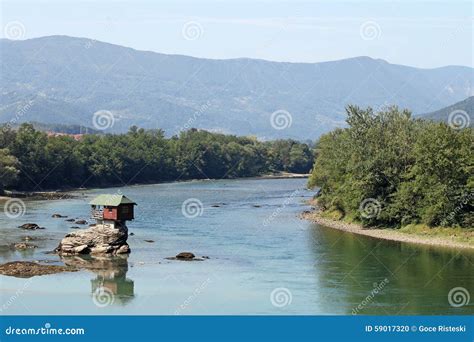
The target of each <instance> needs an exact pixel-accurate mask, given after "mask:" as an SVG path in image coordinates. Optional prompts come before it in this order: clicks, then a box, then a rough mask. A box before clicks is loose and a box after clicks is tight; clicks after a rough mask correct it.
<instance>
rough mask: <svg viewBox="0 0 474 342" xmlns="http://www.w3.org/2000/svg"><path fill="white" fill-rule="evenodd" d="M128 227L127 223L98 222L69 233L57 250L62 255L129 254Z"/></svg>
mask: <svg viewBox="0 0 474 342" xmlns="http://www.w3.org/2000/svg"><path fill="white" fill-rule="evenodd" d="M127 238H128V229H127V226H125V225H118V224H116V225H113V224H98V225H96V226H93V227H90V228H87V229H81V230H77V231H74V232H71V233H69V234H67V235H66V236H65V237H64V238H63V239H62V240H61V242H60V244H59V246H58V247H57V248H56V249H55V252H56V253H58V254H60V255H75V254H98V255H101V254H111V255H115V254H127V253H130V247H129V246H128V244H127Z"/></svg>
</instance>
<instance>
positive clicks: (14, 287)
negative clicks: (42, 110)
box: [0, 179, 474, 315]
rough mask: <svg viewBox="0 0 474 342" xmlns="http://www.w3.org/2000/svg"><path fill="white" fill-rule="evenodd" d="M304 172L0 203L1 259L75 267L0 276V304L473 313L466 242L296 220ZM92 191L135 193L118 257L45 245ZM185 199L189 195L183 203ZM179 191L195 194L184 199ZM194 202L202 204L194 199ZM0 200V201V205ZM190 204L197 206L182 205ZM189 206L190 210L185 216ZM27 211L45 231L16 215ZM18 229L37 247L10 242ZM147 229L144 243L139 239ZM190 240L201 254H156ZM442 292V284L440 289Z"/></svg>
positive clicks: (7, 310) (73, 309)
mask: <svg viewBox="0 0 474 342" xmlns="http://www.w3.org/2000/svg"><path fill="white" fill-rule="evenodd" d="M305 184H306V180H305V179H271V180H270V179H248V180H220V181H195V182H182V183H169V184H158V185H143V186H130V187H123V188H109V189H102V190H101V189H96V190H89V191H84V192H77V193H76V195H77V196H78V197H77V198H74V199H68V200H54V201H26V211H25V213H24V215H23V216H21V217H19V218H16V219H11V218H9V217H7V216H6V215H4V213H3V212H2V213H0V215H1V216H0V237H1V246H0V261H1V262H2V263H3V262H7V261H14V260H30V261H32V260H38V261H44V262H50V263H51V264H58V265H62V264H63V262H66V263H68V264H70V265H74V266H78V267H81V270H80V271H78V272H71V273H60V274H54V275H46V276H40V277H33V278H29V279H22V278H14V277H7V276H0V288H1V297H0V310H1V311H2V314H101V313H104V314H146V315H148V314H169V315H173V314H199V315H201V314H205V315H209V314H217V315H218V314H323V315H326V314H381V315H399V314H401V315H403V314H427V315H430V314H436V315H441V314H472V313H474V306H473V304H472V303H473V301H474V300H471V304H467V305H463V306H459V304H465V302H466V300H465V297H466V293H467V295H470V296H474V273H473V272H472V271H473V265H474V255H473V253H471V252H466V251H457V250H450V249H445V248H435V247H427V246H420V245H414V244H408V243H399V242H390V241H381V240H376V239H373V238H369V237H364V236H358V235H354V234H350V233H345V232H341V231H337V230H333V229H330V228H327V227H323V226H319V225H317V224H314V223H311V222H307V221H305V220H300V219H299V218H298V214H299V213H300V212H301V211H303V210H305V209H307V207H306V205H305V204H304V202H305V200H307V199H309V198H311V196H312V192H311V191H308V190H306V189H305ZM99 193H123V194H124V195H126V196H128V197H129V198H131V199H133V200H134V201H136V202H137V203H138V206H137V207H136V213H135V216H136V219H135V220H134V221H132V222H130V223H129V224H128V227H129V231H130V232H132V233H133V234H134V235H133V236H130V238H129V240H128V242H129V244H130V247H131V249H132V253H131V254H130V255H129V256H128V258H127V257H122V258H95V259H91V258H86V257H83V258H79V257H78V258H67V259H65V260H60V258H59V257H58V256H56V255H52V254H47V253H46V252H47V251H50V250H52V249H54V247H56V246H57V244H58V242H59V241H60V239H61V238H62V237H63V236H64V235H65V234H66V233H68V232H71V231H73V229H71V228H70V227H71V226H73V225H74V224H71V223H69V222H66V221H65V219H57V218H52V217H51V215H52V214H53V213H60V214H62V215H68V216H69V217H70V218H71V217H72V218H86V219H88V220H89V221H90V219H89V218H88V216H89V205H88V204H87V203H88V201H89V200H90V199H91V198H93V197H94V196H95V195H96V194H99ZM186 200H188V201H187V202H186ZM183 202H185V203H188V204H189V203H195V204H197V206H196V207H193V206H192V205H191V206H190V207H186V208H187V210H184V214H183ZM200 203H202V207H200ZM2 206H3V204H2ZM193 209H196V210H193ZM194 216H195V217H194ZM26 222H34V223H37V224H39V225H40V226H44V227H46V229H45V230H37V231H24V230H21V229H18V228H17V226H19V225H20V224H23V223H26ZM26 235H29V236H32V237H33V238H36V240H33V241H31V243H33V244H35V245H37V246H38V248H35V249H30V250H26V251H15V250H14V249H12V248H11V244H13V243H16V242H19V241H21V240H22V238H23V237H24V236H26ZM145 240H152V241H153V242H146V241H145ZM183 251H190V252H193V253H194V254H195V255H196V256H198V257H202V256H208V257H209V259H204V260H203V261H192V262H187V261H176V260H168V259H166V257H170V256H174V255H176V254H177V253H179V252H183ZM450 292H451V295H450Z"/></svg>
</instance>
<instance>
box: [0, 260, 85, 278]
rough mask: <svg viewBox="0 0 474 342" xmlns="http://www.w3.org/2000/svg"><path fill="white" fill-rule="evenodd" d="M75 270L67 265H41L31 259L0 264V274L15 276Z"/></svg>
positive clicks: (25, 276)
mask: <svg viewBox="0 0 474 342" xmlns="http://www.w3.org/2000/svg"><path fill="white" fill-rule="evenodd" d="M75 271H77V269H75V268H72V267H68V266H56V265H42V264H40V263H37V262H31V261H13V262H7V263H6V264H2V265H0V274H2V275H6V276H11V277H17V278H31V277H34V276H41V275H46V274H54V273H61V272H75Z"/></svg>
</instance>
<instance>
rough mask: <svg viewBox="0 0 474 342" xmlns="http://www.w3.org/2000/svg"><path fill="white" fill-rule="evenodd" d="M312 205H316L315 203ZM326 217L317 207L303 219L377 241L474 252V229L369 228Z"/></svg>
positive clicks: (412, 226)
mask: <svg viewBox="0 0 474 342" xmlns="http://www.w3.org/2000/svg"><path fill="white" fill-rule="evenodd" d="M310 204H312V205H315V203H314V202H311V203H310ZM326 216H328V215H325V214H324V212H322V211H320V210H318V209H317V207H316V209H314V210H311V211H305V212H303V213H302V214H301V217H302V218H303V219H306V220H310V221H312V222H315V223H317V224H320V225H323V226H326V227H329V228H333V229H338V230H342V231H345V232H349V233H353V234H359V235H365V236H370V237H373V238H377V239H382V240H390V241H400V242H408V243H416V244H423V245H432V246H441V247H450V248H463V249H471V250H474V230H473V229H461V228H442V227H437V228H429V227H426V226H421V225H410V226H406V227H403V228H401V229H390V228H367V227H362V225H360V224H357V223H352V222H346V221H344V220H336V219H333V218H330V217H326Z"/></svg>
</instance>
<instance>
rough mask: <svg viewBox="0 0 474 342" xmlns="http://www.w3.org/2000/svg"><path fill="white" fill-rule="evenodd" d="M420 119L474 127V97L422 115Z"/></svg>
mask: <svg viewBox="0 0 474 342" xmlns="http://www.w3.org/2000/svg"><path fill="white" fill-rule="evenodd" d="M420 117H421V118H423V119H428V120H434V121H442V122H446V123H447V124H448V125H449V124H451V125H456V124H458V125H465V126H466V125H467V126H474V96H471V97H468V98H467V99H465V100H463V101H460V102H456V103H455V104H452V105H450V106H448V107H445V108H442V109H439V110H437V111H434V112H431V113H427V114H423V115H420Z"/></svg>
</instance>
